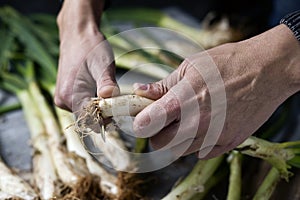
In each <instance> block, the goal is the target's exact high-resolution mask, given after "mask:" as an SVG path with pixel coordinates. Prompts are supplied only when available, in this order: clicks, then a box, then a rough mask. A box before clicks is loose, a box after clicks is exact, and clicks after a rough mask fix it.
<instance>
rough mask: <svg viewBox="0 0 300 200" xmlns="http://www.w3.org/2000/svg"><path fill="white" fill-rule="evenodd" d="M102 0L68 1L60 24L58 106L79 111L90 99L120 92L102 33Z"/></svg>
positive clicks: (111, 55) (61, 15) (111, 59)
mask: <svg viewBox="0 0 300 200" xmlns="http://www.w3.org/2000/svg"><path fill="white" fill-rule="evenodd" d="M102 9H103V1H102V0H76V1H72V0H66V1H65V2H64V5H63V8H62V10H61V11H60V13H59V15H58V18H57V22H58V27H59V30H60V57H59V70H58V75H57V84H56V91H55V103H56V105H58V106H59V107H61V108H64V109H67V110H69V111H77V110H79V109H80V108H81V107H82V106H83V104H84V103H85V102H87V101H88V100H89V99H90V98H91V97H94V96H95V95H98V96H99V97H110V96H112V93H115V94H118V92H119V90H118V87H117V83H116V81H115V65H114V58H113V53H112V50H111V48H110V45H109V44H108V42H107V41H106V40H105V38H104V36H103V35H102V34H101V33H100V32H99V30H98V29H99V28H98V27H99V22H100V17H101V13H102Z"/></svg>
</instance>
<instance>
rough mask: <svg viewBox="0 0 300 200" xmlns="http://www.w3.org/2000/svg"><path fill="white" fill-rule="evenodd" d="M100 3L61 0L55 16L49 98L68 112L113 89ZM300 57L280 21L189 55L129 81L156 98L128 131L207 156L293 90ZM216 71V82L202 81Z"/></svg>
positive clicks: (250, 129)
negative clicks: (56, 44) (154, 77)
mask: <svg viewBox="0 0 300 200" xmlns="http://www.w3.org/2000/svg"><path fill="white" fill-rule="evenodd" d="M102 9H103V1H101V0H77V1H72V0H65V2H64V5H63V8H62V10H61V11H60V13H59V15H58V18H57V22H58V27H59V30H60V40H61V43H60V59H59V72H58V76H57V89H56V93H55V103H56V105H58V106H59V107H61V108H64V109H67V110H69V111H73V112H76V111H77V110H78V109H80V108H81V107H82V106H84V102H86V101H87V100H88V99H90V97H94V96H95V94H97V95H98V96H100V97H103V98H105V97H110V96H112V95H113V94H116V95H117V94H118V93H119V90H118V87H117V84H116V81H115V66H114V62H113V55H112V52H111V48H110V46H109V44H107V43H104V44H103V43H101V42H102V41H104V36H103V35H102V34H101V32H99V31H98V27H99V26H98V25H99V23H100V18H101V14H102ZM299 56H300V45H299V42H298V41H297V40H296V39H295V37H294V35H293V33H292V32H291V31H290V30H289V29H288V28H287V27H286V26H285V25H278V26H276V27H274V28H272V29H270V30H269V31H266V32H264V33H262V34H260V35H257V36H255V37H253V38H250V39H248V40H245V41H241V42H237V43H230V44H225V45H221V46H218V47H215V48H212V49H209V50H207V51H206V52H200V53H198V54H195V55H193V56H190V57H188V58H186V59H185V61H184V62H183V63H182V64H181V65H180V66H179V67H178V69H177V70H176V71H174V72H173V73H172V74H171V75H170V76H168V77H167V78H165V79H163V80H161V81H159V82H156V83H151V84H146V85H143V84H135V85H134V87H135V93H136V94H138V95H141V96H144V97H147V98H150V99H154V100H156V101H155V102H154V103H152V104H151V105H150V106H148V107H147V108H145V109H144V110H143V111H142V112H140V113H139V114H138V115H137V116H136V118H135V120H134V123H133V128H134V131H135V133H136V135H137V137H149V138H150V141H151V144H152V146H153V147H154V148H155V149H161V148H168V149H171V150H172V151H173V152H174V153H175V154H178V155H179V156H181V155H186V154H190V153H193V152H197V153H198V156H199V158H204V159H207V158H211V157H215V156H217V155H220V154H222V153H225V152H227V151H229V150H231V149H233V148H234V147H236V146H237V145H239V144H241V143H242V142H243V141H244V140H245V139H246V138H247V137H249V136H250V135H251V134H253V133H254V132H255V131H256V130H257V129H258V128H259V127H260V126H261V125H262V124H263V123H264V122H265V121H266V120H267V119H268V118H269V117H270V116H271V114H272V113H273V112H274V111H275V110H276V109H277V108H278V106H279V105H280V104H281V103H283V102H284V101H285V100H286V99H287V98H288V97H290V96H292V95H293V94H294V93H296V92H298V91H299V90H300V77H299V76H300V66H299V65H300V58H299ZM216 69H218V72H217V73H216V71H215V70H216ZM216 74H219V75H220V76H221V77H222V79H221V80H222V83H223V84H215V85H214V87H213V88H208V82H209V83H214V80H215V75H216ZM204 77H205V78H204ZM207 81H208V82H207ZM187 88H190V89H187ZM222 89H225V92H226V98H224V99H221V101H220V102H219V104H217V105H214V112H213V113H212V104H211V103H212V99H211V97H212V96H215V95H218V94H220V93H221V91H222ZM73 102H80V103H79V104H74V103H73ZM195 102H196V103H195ZM224 106H225V108H226V112H225V114H226V115H225V121H224V124H223V123H222V124H221V125H222V126H221V127H219V128H221V129H220V135H218V137H217V138H213V137H210V138H209V139H210V143H208V144H207V143H206V144H205V146H203V144H204V142H203V141H204V138H205V136H206V132H207V130H208V127H209V124H210V122H211V119H217V120H216V121H221V120H219V118H218V117H219V116H220V115H221V113H222V112H221V111H222V108H224ZM183 114H184V115H183ZM182 116H184V117H182ZM179 128H182V130H183V131H181V132H183V134H178V130H179ZM213 130H217V129H213ZM216 132H217V131H216ZM177 135H179V136H178V137H175V136H177ZM174 138H175V139H174ZM173 139H174V140H173Z"/></svg>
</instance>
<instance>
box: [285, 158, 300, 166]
mask: <svg viewBox="0 0 300 200" xmlns="http://www.w3.org/2000/svg"><path fill="white" fill-rule="evenodd" d="M287 163H288V164H289V165H291V166H293V167H297V168H300V156H295V157H294V158H292V159H291V160H289V161H288V162H287Z"/></svg>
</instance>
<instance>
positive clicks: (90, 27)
mask: <svg viewBox="0 0 300 200" xmlns="http://www.w3.org/2000/svg"><path fill="white" fill-rule="evenodd" d="M103 7H104V0H76V1H74V0H65V1H64V4H63V7H62V9H61V11H60V13H59V15H58V17H57V24H58V27H59V30H60V38H63V37H65V35H67V34H70V31H72V32H75V33H77V34H78V33H79V34H80V33H82V32H84V31H92V32H93V31H97V30H98V27H99V23H100V19H101V15H102V12H103Z"/></svg>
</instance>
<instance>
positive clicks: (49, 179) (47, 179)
mask: <svg viewBox="0 0 300 200" xmlns="http://www.w3.org/2000/svg"><path fill="white" fill-rule="evenodd" d="M17 96H18V98H19V100H20V102H21V104H22V106H23V112H24V115H25V119H26V121H27V125H28V127H29V130H30V135H31V141H32V146H33V148H34V151H35V153H34V155H33V176H34V181H35V185H36V187H37V189H38V190H39V196H40V198H42V199H51V198H54V197H56V196H57V192H56V187H57V186H58V178H57V176H56V172H55V169H54V166H53V162H52V159H51V156H50V152H49V147H48V144H47V138H46V135H45V134H44V133H45V131H44V127H43V124H42V122H41V120H40V118H39V115H38V111H37V109H36V105H35V104H34V103H33V101H32V95H31V94H30V93H29V92H28V91H27V90H24V91H23V90H22V91H20V92H17ZM15 188H17V187H15Z"/></svg>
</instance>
